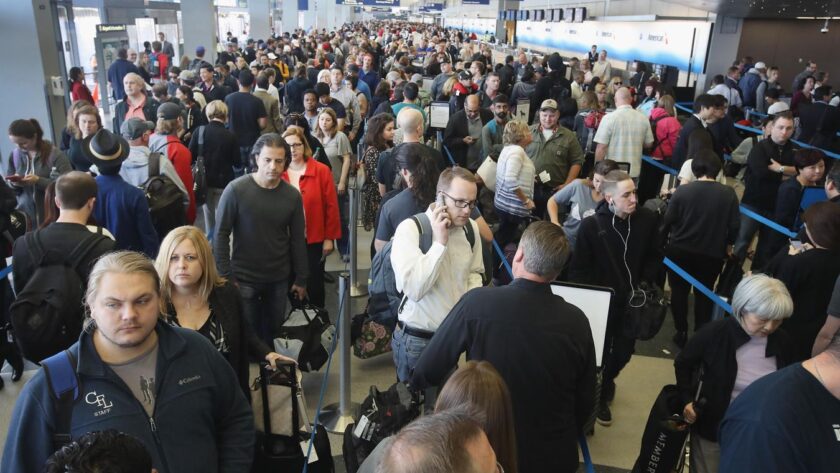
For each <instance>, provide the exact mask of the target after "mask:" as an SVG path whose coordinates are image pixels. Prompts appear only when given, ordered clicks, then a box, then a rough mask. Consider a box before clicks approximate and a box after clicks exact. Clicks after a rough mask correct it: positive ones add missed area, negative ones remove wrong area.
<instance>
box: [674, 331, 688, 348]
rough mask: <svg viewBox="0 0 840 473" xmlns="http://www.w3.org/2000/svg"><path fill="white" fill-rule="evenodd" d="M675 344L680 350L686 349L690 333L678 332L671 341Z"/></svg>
mask: <svg viewBox="0 0 840 473" xmlns="http://www.w3.org/2000/svg"><path fill="white" fill-rule="evenodd" d="M671 341H673V342H674V344H675V345H676V346H678V347H680V349H682V348H685V342H687V341H688V333H687V332H677V333H675V334H674V337H673V338H672V339H671Z"/></svg>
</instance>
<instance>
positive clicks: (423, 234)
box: [411, 212, 475, 254]
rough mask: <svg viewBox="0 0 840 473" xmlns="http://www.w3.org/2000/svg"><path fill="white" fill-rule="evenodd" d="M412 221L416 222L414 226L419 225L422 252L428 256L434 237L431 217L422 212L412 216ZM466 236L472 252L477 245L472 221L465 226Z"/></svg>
mask: <svg viewBox="0 0 840 473" xmlns="http://www.w3.org/2000/svg"><path fill="white" fill-rule="evenodd" d="M411 219H412V220H414V224H415V225H417V231H418V232H420V251H422V252H423V254H426V252H427V251H429V248H431V247H432V243H433V241H432V238H433V237H434V235H433V233H432V222H431V220H429V216H428V215H426V213H425V212H420V213H418V214H415V215H412V216H411ZM464 234H465V235H466V236H467V241H468V242H469V243H470V251H473V246H474V245H475V230H474V229H473V226H472V221H470V222H468V223H467V225H464Z"/></svg>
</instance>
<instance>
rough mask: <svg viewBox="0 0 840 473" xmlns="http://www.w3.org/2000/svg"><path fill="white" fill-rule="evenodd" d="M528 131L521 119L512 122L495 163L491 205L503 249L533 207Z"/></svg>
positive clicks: (533, 170) (506, 128)
mask: <svg viewBox="0 0 840 473" xmlns="http://www.w3.org/2000/svg"><path fill="white" fill-rule="evenodd" d="M531 141H532V137H531V130H529V129H528V124H527V123H525V122H524V121H522V120H512V121H510V122H508V124H507V125H505V130H504V132H503V133H502V144H503V145H504V148H502V152H501V153H499V160H498V162H497V164H496V196H495V198H494V199H493V204H494V206H495V207H496V213H497V215H498V216H499V230H498V231H497V232H496V240H497V241H498V242H499V245H501V246H502V248H504V247H505V245H506V244H508V243H510V242H511V241H512V240H513V239H514V237H515V234H516V230H517V228H518V227H519V224H520V223H522V222H523V221H525V220H526V219H527V218H528V216H529V215H531V210H533V208H534V200H533V198H534V176H535V174H536V168H535V167H534V162H533V161H531V158H529V157H528V155H527V154H526V153H525V148H526V147H527V146H528V145H529V144H531Z"/></svg>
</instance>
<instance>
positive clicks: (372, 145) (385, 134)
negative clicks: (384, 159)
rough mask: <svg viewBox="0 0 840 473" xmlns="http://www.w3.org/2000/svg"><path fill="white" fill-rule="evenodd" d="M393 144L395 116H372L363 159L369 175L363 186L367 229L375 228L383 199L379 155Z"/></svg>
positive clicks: (363, 218) (364, 222) (366, 174)
mask: <svg viewBox="0 0 840 473" xmlns="http://www.w3.org/2000/svg"><path fill="white" fill-rule="evenodd" d="M392 146H394V117H392V116H391V115H389V114H387V113H382V114H379V115H377V116H375V117H373V118H371V119H370V121H368V124H367V133H365V153H364V155H362V160H361V161H362V163H361V164H362V166H364V170H365V176H367V178H366V179H365V184H364V186H362V224H363V225H364V227H365V230H367V231H370V230H371V229H372V228H373V223H374V220H376V214H377V213H378V212H379V203H380V202H381V201H382V195H381V194H380V190H379V182H378V181H377V180H376V166H377V165H378V164H379V155H380V153H382V152H383V151H385V150H387V149H389V148H391V147H392Z"/></svg>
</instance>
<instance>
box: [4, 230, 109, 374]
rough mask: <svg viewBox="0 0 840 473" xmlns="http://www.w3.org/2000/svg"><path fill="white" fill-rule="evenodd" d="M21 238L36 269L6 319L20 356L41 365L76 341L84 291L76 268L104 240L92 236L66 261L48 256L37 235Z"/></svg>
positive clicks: (80, 322)
mask: <svg viewBox="0 0 840 473" xmlns="http://www.w3.org/2000/svg"><path fill="white" fill-rule="evenodd" d="M24 238H25V240H24V241H25V242H26V248H27V250H28V251H29V257H30V258H31V259H32V261H33V262H34V263H35V264H36V268H35V272H34V273H33V274H32V277H31V278H29V281H27V283H26V285H25V286H24V287H23V290H22V291H21V292H20V294H18V295H17V299H16V300H15V302H14V303H12V305H11V307H10V308H9V319H10V321H11V323H12V327H13V328H14V332H15V338H16V339H17V343H18V345H19V346H20V350H21V352H22V353H23V356H24V357H25V358H27V359H29V360H32V361H41V360H43V359H45V358H48V357H50V356H52V355H54V354H56V353H58V352H60V351H62V350H65V349H67V348H68V347H69V346H70V345H72V344H73V343H75V342H76V340H78V338H79V334H80V333H81V331H82V323H83V321H84V307H83V306H82V299H83V298H84V291H85V281H83V280H82V278H81V276H80V275H79V272H78V268H79V265H80V264H81V263H82V261H84V260H85V257H86V256H87V255H88V254H90V252H91V251H92V250H93V249H94V248H95V247H96V245H98V244H99V242H100V241H101V240H102V238H104V237H103V236H102V235H101V234H97V233H91V234H90V235H88V236H87V237H86V238H85V239H84V240H82V241H81V243H79V244H78V245H76V247H75V248H73V251H71V252H70V254H69V255H67V256H66V257H65V258H62V257H60V256H55V255H54V253H52V254H50V253H48V252H47V251H46V250H45V249H44V246H43V245H42V244H41V241H40V238H39V232H37V231H36V232H30V233H27V234H26V235H25V236H24Z"/></svg>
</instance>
